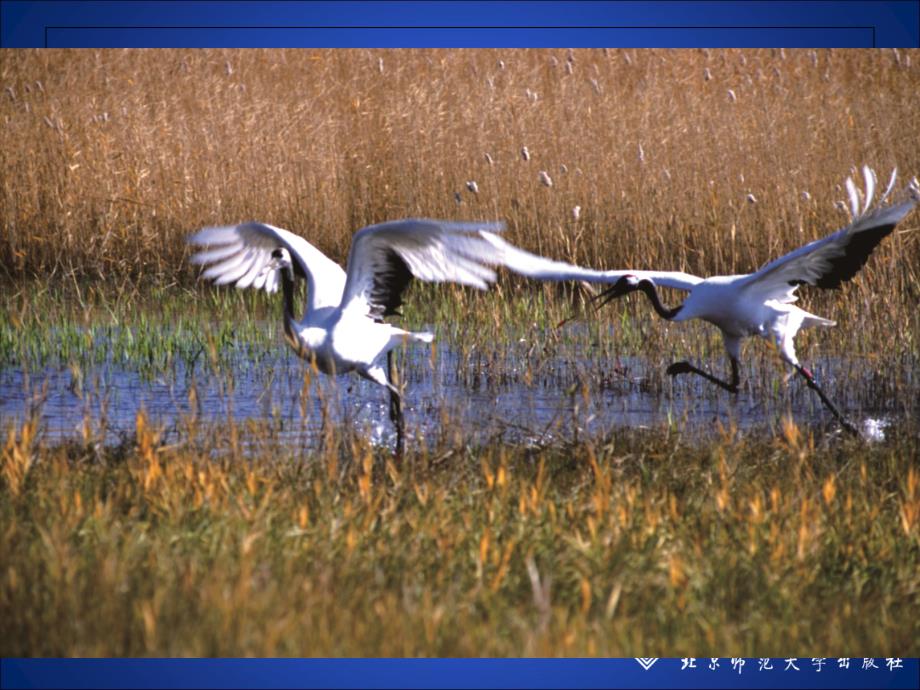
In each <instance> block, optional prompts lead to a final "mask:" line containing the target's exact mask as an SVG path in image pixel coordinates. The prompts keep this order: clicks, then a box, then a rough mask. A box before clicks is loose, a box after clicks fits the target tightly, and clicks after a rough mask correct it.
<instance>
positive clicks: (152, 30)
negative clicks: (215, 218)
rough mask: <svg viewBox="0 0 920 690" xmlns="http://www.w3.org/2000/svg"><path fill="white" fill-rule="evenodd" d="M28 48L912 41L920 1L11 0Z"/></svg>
mask: <svg viewBox="0 0 920 690" xmlns="http://www.w3.org/2000/svg"><path fill="white" fill-rule="evenodd" d="M0 7H2V34H0V45H2V46H3V47H7V48H17V47H19V48H24V47H58V48H62V47H64V48H87V47H314V48H319V47H366V48H383V47H386V48H398V47H506V48H509V47H527V46H531V47H565V48H568V47H572V48H577V47H615V46H618V47H702V46H709V47H777V46H785V47H911V46H918V45H920V0H798V1H794V2H793V1H790V0H782V1H780V0H772V1H770V0H708V1H702V0H697V1H691V0H645V1H638V0H635V1H634V0H591V1H585V0H582V1H577V2H575V1H573V2H547V1H545V0H544V1H541V0H519V1H516V2H508V1H493V2H465V1H456V0H440V1H437V2H420V1H412V0H409V1H406V0H403V1H402V2H367V1H346V2H315V1H310V0H287V1H280V2H279V1H274V2H251V1H237V2H200V1H199V2H169V1H162V0H161V1H159V2H128V1H111V0H109V1H98V0H97V1H95V2H75V1H72V0H71V1H67V0H55V1H43V2H33V1H26V0H6V1H4V2H2V4H0Z"/></svg>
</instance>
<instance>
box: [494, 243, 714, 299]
mask: <svg viewBox="0 0 920 690" xmlns="http://www.w3.org/2000/svg"><path fill="white" fill-rule="evenodd" d="M485 239H486V240H487V241H488V242H489V243H490V244H491V245H492V246H493V247H494V248H495V254H494V258H493V261H495V262H496V263H498V264H500V265H502V266H505V267H506V268H508V269H509V270H511V271H514V272H515V273H519V274H521V275H522V276H526V277H527V278H534V279H536V280H551V281H563V280H584V281H587V282H589V283H605V284H612V283H616V282H617V281H618V280H619V279H620V278H622V277H623V276H627V275H629V276H636V277H637V278H639V279H640V280H642V279H648V280H651V281H652V282H653V283H655V285H658V286H660V287H668V288H674V289H677V290H687V291H689V290H692V289H693V286H694V285H696V284H697V283H701V282H703V279H702V278H700V277H699V276H695V275H692V274H690V273H684V272H682V271H631V270H616V271H597V270H594V269H592V268H582V267H581V266H576V265H575V264H569V263H565V262H563V261H553V260H551V259H547V258H545V257H542V256H537V255H536V254H531V253H530V252H526V251H524V250H523V249H519V248H517V247H515V246H514V245H511V244H509V243H508V242H506V241H505V240H504V239H502V238H501V237H498V236H497V235H488V236H485Z"/></svg>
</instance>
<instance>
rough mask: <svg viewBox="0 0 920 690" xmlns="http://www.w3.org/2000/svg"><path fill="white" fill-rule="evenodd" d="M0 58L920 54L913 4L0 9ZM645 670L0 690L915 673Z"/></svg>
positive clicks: (257, 669)
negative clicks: (183, 53)
mask: <svg viewBox="0 0 920 690" xmlns="http://www.w3.org/2000/svg"><path fill="white" fill-rule="evenodd" d="M0 47H2V48H44V47H58V48H91V47H120V48H131V47H145V48H154V47H186V48H198V47H228V48H234V47H312V48H324V47H364V48H399V47H415V48H442V47H465V48H476V47H479V48H486V47H492V48H497V47H505V48H509V47H573V48H580V47H683V48H688V47H716V48H717V47H790V48H791V47H814V48H818V47H920V0H801V1H795V2H793V1H791V0H776V1H774V2H767V1H764V0H706V1H691V0H645V1H639V0H593V1H591V0H578V1H574V2H565V3H563V2H557V1H550V0H500V1H497V2H488V3H485V2H481V1H480V2H466V1H463V2H461V1H458V0H438V1H435V2H421V1H415V0H402V1H401V2H386V3H383V2H367V1H356V0H350V1H346V2H324V1H318V0H273V1H270V2H251V1H249V0H230V1H227V0H223V1H221V2H216V1H201V0H197V1H191V2H174V1H170V0H156V1H146V0H144V1H129V0H92V1H89V2H76V1H75V0H38V1H33V0H2V1H0ZM644 661H645V663H646V664H648V662H649V661H652V662H653V663H652V664H651V665H650V666H649V667H648V669H647V670H646V667H645V666H644V665H641V664H639V662H637V661H636V660H635V659H2V660H0V686H2V687H3V688H34V687H61V688H64V687H101V688H108V687H129V688H147V687H197V688H210V687H236V688H248V687H273V688H293V687H333V688H348V687H367V688H391V687H438V688H453V687H468V686H488V687H507V688H513V687H562V686H564V687H577V688H604V687H648V688H664V687H675V688H698V687H716V688H764V687H798V688H832V687H835V688H918V687H920V661H918V659H903V660H898V661H899V662H901V664H902V665H901V666H899V667H895V668H889V667H888V666H887V665H886V662H888V661H891V660H886V659H875V660H874V664H873V665H872V666H870V667H869V668H868V669H866V668H863V662H864V660H862V659H853V660H852V666H851V667H850V668H841V667H840V666H839V665H838V663H837V660H836V659H827V660H826V662H827V663H826V664H825V665H820V664H818V663H816V660H815V659H806V658H802V659H798V660H795V662H796V663H797V667H796V668H797V669H798V670H796V671H793V670H791V669H790V670H788V671H787V670H784V667H785V666H787V663H786V662H788V660H783V659H774V660H772V664H771V666H772V667H773V668H772V670H769V671H768V670H763V671H760V670H758V668H759V667H760V666H761V665H762V664H761V663H760V662H761V660H757V659H746V660H738V659H734V660H732V659H720V660H718V663H717V664H715V665H714V667H713V664H712V663H711V661H712V660H710V659H699V660H697V664H696V665H695V666H690V667H687V665H686V663H684V661H682V660H678V659H657V660H644ZM739 661H744V662H745V663H743V664H739V663H732V662H739ZM816 668H817V669H818V670H816ZM739 670H740V672H739Z"/></svg>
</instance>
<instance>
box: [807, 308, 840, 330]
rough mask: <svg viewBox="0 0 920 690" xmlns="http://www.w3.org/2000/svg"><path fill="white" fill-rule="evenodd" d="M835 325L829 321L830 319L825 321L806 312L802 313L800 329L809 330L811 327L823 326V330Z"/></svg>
mask: <svg viewBox="0 0 920 690" xmlns="http://www.w3.org/2000/svg"><path fill="white" fill-rule="evenodd" d="M836 325H837V322H836V321H831V320H830V319H825V318H823V317H821V316H815V315H814V314H809V313H808V312H807V311H806V312H804V314H803V316H802V328H811V327H812V326H824V327H825V328H829V327H831V326H836Z"/></svg>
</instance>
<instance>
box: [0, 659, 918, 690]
mask: <svg viewBox="0 0 920 690" xmlns="http://www.w3.org/2000/svg"><path fill="white" fill-rule="evenodd" d="M884 661H885V660H884V659H876V660H875V663H876V665H877V666H878V668H877V669H871V670H867V671H863V670H862V669H861V664H862V659H852V660H851V662H850V668H849V669H848V670H842V669H839V668H837V660H836V659H827V665H826V666H824V667H823V668H822V670H821V672H820V673H818V672H816V671H815V670H814V667H813V666H812V664H811V659H798V661H797V666H798V668H799V669H800V670H799V671H792V670H790V671H784V670H783V669H784V667H785V663H784V661H783V660H782V659H774V660H773V670H772V671H758V670H757V660H756V659H747V660H746V663H745V665H744V666H743V667H742V672H741V673H740V674H739V673H737V672H736V671H734V670H733V669H732V666H731V663H730V660H729V659H720V661H719V668H718V669H717V670H715V671H710V670H709V668H708V664H709V659H697V662H696V663H697V668H695V669H687V670H684V671H681V670H680V668H681V663H680V660H679V659H660V660H659V661H658V662H656V663H655V665H654V666H652V667H651V668H650V669H649V670H648V671H645V670H644V669H643V668H642V667H641V666H639V664H638V663H637V662H636V661H635V660H634V659H351V660H347V659H175V660H164V659H97V660H94V659H72V660H68V659H46V660H23V659H12V660H11V659H4V660H3V665H2V672H0V684H2V686H3V687H4V688H24V687H87V688H88V687H100V688H110V687H131V688H148V687H196V688H209V687H228V688H246V687H268V688H293V687H329V688H348V687H367V688H394V687H395V688H399V687H407V688H428V687H431V688H456V687H469V686H479V687H483V686H484V687H507V688H512V687H533V688H552V687H572V688H605V687H647V688H668V687H675V688H706V687H712V688H772V687H777V688H782V687H796V688H916V687H917V686H918V678H920V676H918V674H920V666H918V661H917V660H916V659H904V668H902V669H896V670H894V671H889V670H888V668H887V667H886V666H885V663H884Z"/></svg>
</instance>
